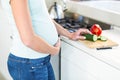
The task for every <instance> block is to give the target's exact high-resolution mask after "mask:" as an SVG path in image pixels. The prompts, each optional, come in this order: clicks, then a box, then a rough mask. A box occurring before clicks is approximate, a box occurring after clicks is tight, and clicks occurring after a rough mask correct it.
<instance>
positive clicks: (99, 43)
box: [79, 39, 118, 48]
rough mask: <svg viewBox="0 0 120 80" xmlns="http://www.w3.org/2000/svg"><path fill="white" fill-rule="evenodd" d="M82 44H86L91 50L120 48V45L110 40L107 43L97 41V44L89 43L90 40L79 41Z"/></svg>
mask: <svg viewBox="0 0 120 80" xmlns="http://www.w3.org/2000/svg"><path fill="white" fill-rule="evenodd" d="M79 41H80V42H81V43H83V44H85V46H87V47H89V48H105V47H113V46H118V44H117V43H116V42H114V41H112V40H110V39H108V40H107V41H100V40H97V41H96V42H93V41H88V40H79Z"/></svg>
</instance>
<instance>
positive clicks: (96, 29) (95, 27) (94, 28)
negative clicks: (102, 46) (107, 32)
mask: <svg viewBox="0 0 120 80" xmlns="http://www.w3.org/2000/svg"><path fill="white" fill-rule="evenodd" d="M90 31H91V33H92V34H95V35H97V36H100V35H101V34H102V29H101V27H100V25H98V24H94V25H92V27H91V28H90Z"/></svg>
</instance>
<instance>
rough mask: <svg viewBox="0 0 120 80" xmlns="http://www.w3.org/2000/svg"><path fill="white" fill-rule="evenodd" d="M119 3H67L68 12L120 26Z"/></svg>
mask: <svg viewBox="0 0 120 80" xmlns="http://www.w3.org/2000/svg"><path fill="white" fill-rule="evenodd" d="M119 4H120V1H68V2H67V7H68V11H70V12H74V13H78V14H80V15H83V16H86V17H89V18H92V19H95V20H98V21H101V22H105V23H108V24H111V25H117V26H120V22H119V21H120V5H119Z"/></svg>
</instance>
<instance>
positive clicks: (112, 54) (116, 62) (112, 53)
mask: <svg viewBox="0 0 120 80" xmlns="http://www.w3.org/2000/svg"><path fill="white" fill-rule="evenodd" d="M119 32H120V29H119V28H114V29H113V30H104V31H103V33H102V35H104V36H106V37H108V38H109V39H111V40H113V41H115V42H117V43H118V44H119V45H118V46H115V47H113V48H112V49H106V50H96V49H90V48H88V47H86V46H85V45H84V44H82V43H80V42H79V41H72V40H69V39H68V38H66V37H63V36H62V37H61V38H62V41H64V42H65V43H67V44H69V45H71V46H74V47H75V48H77V49H79V50H80V51H83V52H84V53H86V54H88V55H90V56H92V57H94V58H96V59H97V60H99V61H102V62H104V63H105V64H108V65H110V66H112V67H114V68H115V69H117V70H119V71H120V37H119V34H120V33H119Z"/></svg>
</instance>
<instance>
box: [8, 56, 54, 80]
mask: <svg viewBox="0 0 120 80" xmlns="http://www.w3.org/2000/svg"><path fill="white" fill-rule="evenodd" d="M8 70H9V73H10V75H11V77H12V78H13V80H55V76H54V72H53V69H52V66H51V63H50V55H49V56H47V57H44V58H39V59H27V58H20V57H17V56H14V55H13V54H10V55H9V57H8Z"/></svg>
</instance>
